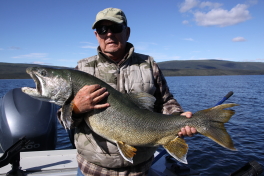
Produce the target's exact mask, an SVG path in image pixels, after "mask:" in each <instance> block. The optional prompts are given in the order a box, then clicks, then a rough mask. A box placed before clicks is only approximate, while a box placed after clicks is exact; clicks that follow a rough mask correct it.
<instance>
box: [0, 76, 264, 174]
mask: <svg viewBox="0 0 264 176" xmlns="http://www.w3.org/2000/svg"><path fill="white" fill-rule="evenodd" d="M166 79H167V82H168V84H169V87H170V90H171V92H172V93H173V95H174V96H175V98H176V99H177V100H178V102H179V103H180V104H181V105H182V107H183V108H184V110H185V111H192V112H196V111H198V110H202V109H206V108H210V107H212V106H214V105H215V104H216V103H217V102H218V101H220V100H221V99H222V98H223V96H225V95H226V94H227V93H228V92H229V91H233V92H234V95H233V96H232V97H231V98H230V99H228V100H227V101H226V102H225V103H237V104H240V106H237V107H233V108H232V109H234V110H235V111H236V114H235V115H234V116H233V117H232V118H231V120H230V121H229V122H228V123H227V124H226V125H225V126H226V128H227V131H228V132H229V134H230V135H231V136H232V139H233V141H234V144H235V147H236V148H237V149H238V151H229V150H227V149H225V148H223V147H221V146H219V145H218V144H216V143H215V142H213V141H211V140H210V139H208V138H206V137H203V136H202V135H199V134H198V135H196V136H194V137H191V138H190V137H186V138H185V139H186V141H187V143H188V144H189V153H188V157H187V160H188V163H189V164H188V166H189V167H190V168H192V169H194V170H196V171H198V172H200V173H201V175H205V176H206V175H220V176H222V175H229V174H230V173H232V172H234V171H235V170H237V169H239V168H241V167H242V166H243V165H244V164H246V163H247V162H249V161H252V160H256V161H257V162H259V163H261V164H262V165H264V129H263V126H264V117H263V116H264V115H263V112H264V75H256V76H187V77H166ZM23 86H33V87H34V83H33V81H32V80H1V79H0V97H2V96H3V95H4V94H5V93H6V92H8V91H9V90H10V89H13V88H16V87H23ZM70 147H71V144H70V142H69V140H68V137H67V134H66V133H65V130H63V129H62V128H61V126H60V125H58V145H57V148H58V149H67V148H70ZM262 175H264V174H262Z"/></svg>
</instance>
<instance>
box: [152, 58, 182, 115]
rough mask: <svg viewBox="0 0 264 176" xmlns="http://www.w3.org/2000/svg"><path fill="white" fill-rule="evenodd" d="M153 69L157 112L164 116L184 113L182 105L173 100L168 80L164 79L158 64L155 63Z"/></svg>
mask: <svg viewBox="0 0 264 176" xmlns="http://www.w3.org/2000/svg"><path fill="white" fill-rule="evenodd" d="M152 68H153V74H154V80H155V86H156V92H155V94H154V96H155V97H156V103H155V109H156V111H157V112H161V113H163V114H173V113H181V112H184V111H183V109H182V107H181V106H180V104H179V103H178V102H177V100H176V99H174V98H173V95H172V94H171V93H170V90H169V87H168V85H167V82H166V79H165V78H164V76H163V74H162V72H161V70H160V68H159V67H158V65H157V63H156V62H153V65H152Z"/></svg>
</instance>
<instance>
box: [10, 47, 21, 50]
mask: <svg viewBox="0 0 264 176" xmlns="http://www.w3.org/2000/svg"><path fill="white" fill-rule="evenodd" d="M9 49H10V50H20V49H21V48H20V47H17V46H11V47H9Z"/></svg>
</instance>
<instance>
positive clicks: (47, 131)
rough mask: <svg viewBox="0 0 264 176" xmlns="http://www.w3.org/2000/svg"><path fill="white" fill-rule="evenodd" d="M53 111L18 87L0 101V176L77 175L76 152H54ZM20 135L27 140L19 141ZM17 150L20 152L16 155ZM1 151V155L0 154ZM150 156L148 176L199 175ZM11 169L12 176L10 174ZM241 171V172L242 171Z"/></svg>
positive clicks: (165, 157) (167, 157)
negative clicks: (151, 160) (152, 158)
mask: <svg viewBox="0 0 264 176" xmlns="http://www.w3.org/2000/svg"><path fill="white" fill-rule="evenodd" d="M56 111H57V107H55V105H53V104H50V103H47V102H41V101H39V100H36V99H33V98H31V97H29V96H28V95H26V94H24V93H22V92H21V89H18V88H17V89H12V90H10V91H9V92H8V93H7V94H6V95H5V96H4V97H3V98H0V176H6V175H8V176H20V175H21V176H24V175H29V176H75V175H76V174H77V168H78V164H77V161H76V152H77V151H76V149H67V150H54V149H55V145H56V136H57V135H56V133H57V117H56ZM23 136H26V138H27V139H26V138H21V137H23ZM17 141H18V142H17ZM10 146H11V147H10ZM21 149H22V152H19V151H20V150H21ZM1 151H2V152H4V151H5V153H2V154H1ZM161 153H163V152H161ZM14 156H15V157H14ZM154 156H155V157H156V159H157V158H158V159H157V161H156V162H155V163H154V164H153V165H152V167H151V169H150V170H149V176H182V175H193V176H195V175H199V173H198V172H195V171H193V170H191V169H190V168H188V167H186V166H184V165H181V164H178V162H177V161H176V160H175V159H174V158H172V157H171V156H170V155H163V154H160V152H159V151H156V153H155V154H154ZM12 157H13V159H12V160H10V159H11V158H12ZM14 158H15V159H16V160H15V159H14ZM9 163H12V165H11V164H9ZM252 165H254V167H255V168H256V167H259V169H258V170H259V171H258V172H259V174H260V173H261V172H260V171H262V168H261V166H260V165H259V164H258V163H249V166H246V168H247V169H250V168H253V167H251V166H252ZM12 166H13V171H14V172H17V173H16V174H10V171H11V170H12ZM241 169H242V168H241ZM242 170H243V172H244V173H245V169H242ZM249 172H255V171H254V170H252V171H250V170H249ZM7 173H9V174H7ZM236 173H238V174H236V175H232V176H239V171H237V172H236Z"/></svg>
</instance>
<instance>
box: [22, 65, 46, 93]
mask: <svg viewBox="0 0 264 176" xmlns="http://www.w3.org/2000/svg"><path fill="white" fill-rule="evenodd" d="M26 72H27V74H29V75H30V77H31V78H32V79H33V81H34V82H35V85H36V88H35V89H34V88H31V87H23V88H22V91H23V92H24V93H26V94H28V95H31V96H35V97H40V96H41V95H42V89H41V82H40V80H39V77H38V76H37V75H36V73H34V71H33V68H27V69H26Z"/></svg>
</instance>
